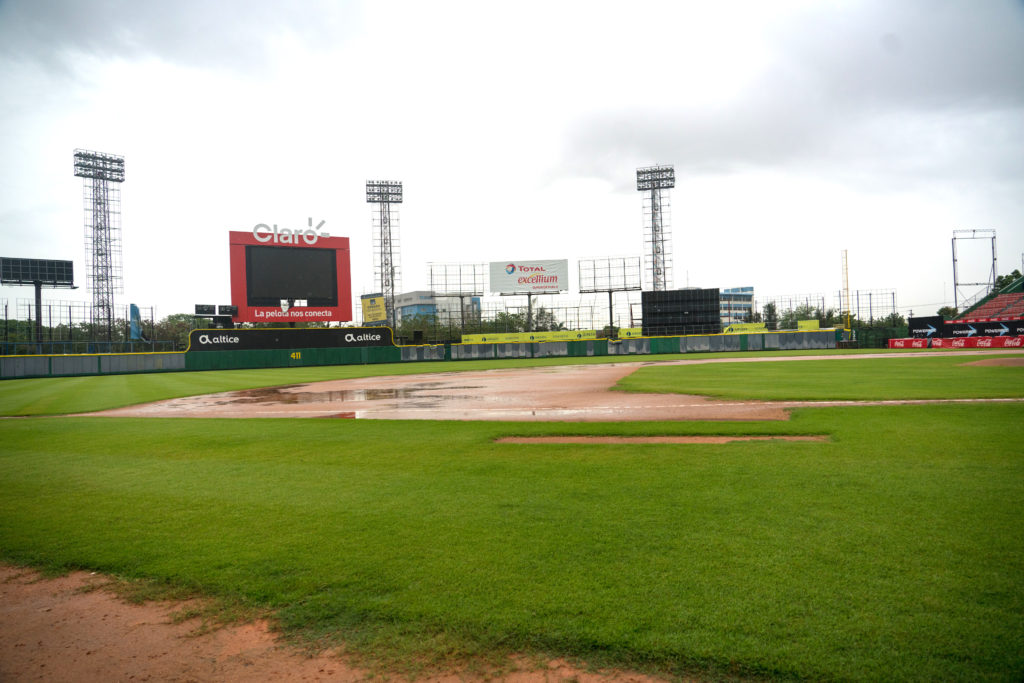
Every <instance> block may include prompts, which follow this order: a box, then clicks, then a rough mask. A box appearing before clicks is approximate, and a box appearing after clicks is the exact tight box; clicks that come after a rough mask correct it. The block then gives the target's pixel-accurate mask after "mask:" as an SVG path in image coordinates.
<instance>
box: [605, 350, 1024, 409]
mask: <svg viewBox="0 0 1024 683" xmlns="http://www.w3.org/2000/svg"><path fill="white" fill-rule="evenodd" d="M993 357H999V358H1007V357H1010V356H977V355H973V356H962V357H956V356H933V357H926V356H915V357H912V358H906V357H899V356H892V357H888V358H842V359H829V360H799V361H795V360H794V361H787V362H780V363H709V364H693V365H661V366H651V367H644V368H640V369H639V370H637V371H636V372H635V373H633V374H631V375H630V376H628V377H626V378H624V379H622V380H621V381H620V382H619V384H618V387H617V388H619V389H622V390H625V391H639V392H654V393H680V394H699V395H702V396H717V397H722V398H732V399H760V400H766V401H801V400H810V401H816V400H891V399H942V398H1018V397H1022V396H1024V367H997V366H981V365H974V364H973V363H976V362H978V361H980V360H985V359H988V358H993ZM1015 357H1017V358H1024V354H1022V355H1016V356H1015Z"/></svg>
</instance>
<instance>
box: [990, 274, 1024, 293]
mask: <svg viewBox="0 0 1024 683" xmlns="http://www.w3.org/2000/svg"><path fill="white" fill-rule="evenodd" d="M1020 278H1021V274H1020V271H1019V270H1014V271H1013V272H1012V273H1010V274H1009V275H1000V276H999V277H997V278H996V289H995V291H997V292H998V291H999V290H1001V289H1002V288H1003V287H1008V286H1010V285H1012V284H1013V283H1014V282H1016V281H1017V280H1019V279H1020Z"/></svg>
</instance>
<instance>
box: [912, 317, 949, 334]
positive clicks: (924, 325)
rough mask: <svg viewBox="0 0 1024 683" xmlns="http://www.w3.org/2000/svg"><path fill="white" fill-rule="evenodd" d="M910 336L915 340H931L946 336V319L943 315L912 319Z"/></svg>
mask: <svg viewBox="0 0 1024 683" xmlns="http://www.w3.org/2000/svg"><path fill="white" fill-rule="evenodd" d="M908 322H909V325H910V336H911V337H913V338H914V339H930V338H932V337H942V336H945V327H944V325H945V324H946V319H945V318H943V317H942V316H941V315H932V316H928V317H926V318H911V319H910V320H909V321H908Z"/></svg>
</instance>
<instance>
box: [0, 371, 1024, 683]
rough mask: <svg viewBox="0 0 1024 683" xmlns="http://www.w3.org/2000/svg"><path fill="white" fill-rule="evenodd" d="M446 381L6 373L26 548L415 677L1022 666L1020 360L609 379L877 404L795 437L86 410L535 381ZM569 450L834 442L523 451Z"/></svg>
mask: <svg viewBox="0 0 1024 683" xmlns="http://www.w3.org/2000/svg"><path fill="white" fill-rule="evenodd" d="M780 355H781V354H776V355H775V356H774V358H778V357H779V356H780ZM676 358H677V359H681V358H682V357H681V356H680V357H676ZM708 358H709V359H710V356H709V357H708ZM649 360H651V359H645V361H649ZM560 362H561V363H562V364H565V363H567V361H566V360H564V359H563V360H561V361H560ZM620 362H621V361H620ZM437 365H438V366H439V367H437V368H429V367H426V366H424V365H413V364H410V365H407V366H377V367H373V366H371V367H353V368H333V367H332V368H328V367H324V368H296V369H280V370H252V371H231V372H205V373H174V374H171V373H168V374H159V375H137V376H132V375H124V376H116V377H82V378H69V379H38V380H10V381H5V382H2V383H0V414H3V415H7V416H22V417H10V418H9V419H2V420H0V560H3V561H4V562H6V563H9V564H13V565H18V566H30V567H36V568H40V569H43V570H45V571H47V572H63V571H68V570H72V569H87V570H90V571H96V572H101V573H104V574H110V575H114V576H118V577H123V578H125V579H129V580H133V581H137V582H139V583H140V584H143V585H145V586H146V587H148V589H149V590H150V591H151V592H152V594H153V595H155V596H171V595H173V596H181V595H201V596H204V597H207V598H209V599H211V600H212V601H214V603H215V604H216V605H217V610H218V611H219V613H220V614H221V615H222V616H224V617H225V618H231V617H232V616H233V615H238V614H243V615H244V614H254V613H258V614H262V615H270V616H271V618H272V619H273V620H274V623H275V624H276V625H277V626H278V627H279V629H280V631H281V633H282V634H283V635H284V636H285V637H286V638H288V639H290V640H291V641H292V642H294V643H298V644H303V643H304V644H311V645H313V646H316V647H329V646H334V645H338V644H344V646H345V649H346V651H347V652H349V653H353V654H354V655H356V656H359V657H362V658H364V659H366V660H367V661H373V662H376V663H377V665H378V666H380V667H383V668H384V669H385V670H388V671H394V672H399V673H402V672H419V671H424V670H431V669H432V668H434V667H438V668H442V669H443V668H445V667H449V666H452V665H453V663H456V664H457V663H460V662H466V661H484V662H488V661H498V660H500V659H501V658H502V657H504V656H507V655H509V654H526V655H532V654H538V655H542V656H556V657H564V658H568V659H571V660H573V661H578V662H582V663H584V664H585V665H592V666H601V667H615V668H623V669H630V670H638V671H643V672H646V673H651V674H654V675H659V676H666V677H673V676H676V677H695V678H698V679H711V680H719V679H755V680H762V679H769V680H798V679H801V680H802V679H814V680H900V681H933V680H964V681H977V680H994V681H1011V680H1021V679H1022V678H1024V400H1021V399H1024V355H1022V354H1016V355H1012V354H1000V355H998V356H997V355H994V354H989V355H968V354H963V355H959V356H932V357H921V356H918V355H913V356H911V355H909V354H893V355H892V356H891V357H885V358H856V357H844V356H839V355H837V356H836V357H835V358H830V359H814V360H800V361H792V362H757V363H702V364H672V363H650V362H645V363H643V364H642V366H641V364H640V363H638V364H637V367H638V370H637V371H636V372H633V373H632V374H629V375H628V376H626V377H625V378H624V379H622V380H621V381H620V382H619V384H618V385H617V386H616V387H615V391H612V392H609V397H610V398H609V400H614V397H615V396H616V395H618V394H620V393H621V392H633V393H636V392H640V393H659V394H664V393H676V394H680V395H700V396H714V397H721V398H723V400H726V399H727V400H732V401H748V400H756V401H761V402H771V401H793V400H801V401H803V400H809V401H823V402H824V401H847V402H854V403H848V404H844V405H830V406H823V407H814V406H808V407H798V408H793V409H789V411H788V415H789V419H787V420H758V421H734V420H731V421H722V420H701V421H693V420H685V419H681V420H672V421H629V422H601V421H598V422H594V421H591V422H558V421H547V422H540V421H537V422H534V421H518V422H503V421H496V420H485V421H443V420H429V419H418V420H371V419H365V420H364V419H351V420H340V419H300V418H269V419H260V418H247V419H216V418H205V419H193V418H187V417H186V418H121V417H67V416H63V414H69V413H83V412H89V411H93V410H101V409H109V408H113V407H117V406H123V405H127V404H132V403H139V402H143V401H156V400H161V399H169V398H174V397H179V396H187V395H190V394H199V393H212V392H219V391H231V390H237V389H251V388H254V387H261V386H276V385H284V384H295V383H306V382H313V381H317V380H334V381H337V380H345V379H347V378H352V379H355V378H359V377H363V378H365V377H367V376H372V375H373V374H375V373H379V374H387V373H392V372H400V373H408V372H426V371H428V370H431V369H438V370H443V371H444V372H452V371H453V370H463V369H466V370H470V369H471V370H477V371H478V370H483V369H489V368H491V367H494V368H501V367H505V368H509V367H511V368H516V367H522V365H523V364H522V362H521V361H507V362H495V363H494V364H487V365H485V364H482V363H481V362H468V363H464V364H457V363H443V364H437ZM544 365H546V366H550V365H551V364H550V363H546V364H544ZM498 371H499V372H500V370H498ZM907 400H909V401H923V403H917V404H914V403H903V402H902V401H907ZM569 435H590V436H617V437H649V436H708V435H715V436H723V435H724V436H735V437H741V436H773V437H784V436H808V435H814V436H819V437H823V440H821V441H807V442H791V441H784V440H782V439H781V438H778V439H769V440H759V441H735V442H730V443H717V444H702V443H696V444H685V445H680V444H666V443H644V442H640V441H637V442H635V443H629V442H627V443H621V442H620V443H615V444H602V443H584V444H581V443H564V444H558V443H556V444H552V443H544V444H515V443H499V442H498V440H499V439H502V438H505V437H512V436H516V437H522V436H569Z"/></svg>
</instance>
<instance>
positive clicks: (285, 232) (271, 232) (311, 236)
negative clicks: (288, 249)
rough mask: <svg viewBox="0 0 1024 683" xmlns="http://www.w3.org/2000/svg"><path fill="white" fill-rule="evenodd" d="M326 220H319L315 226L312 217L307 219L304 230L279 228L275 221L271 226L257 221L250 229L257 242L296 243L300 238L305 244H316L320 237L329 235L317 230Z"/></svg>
mask: <svg viewBox="0 0 1024 683" xmlns="http://www.w3.org/2000/svg"><path fill="white" fill-rule="evenodd" d="M326 222H327V221H320V222H319V223H318V224H317V226H316V227H315V228H314V227H313V219H312V218H310V219H309V227H308V228H307V229H306V230H289V229H288V228H281V229H280V230H279V229H278V227H277V224H276V223H275V224H274V226H273V227H271V226H269V225H267V224H266V223H257V224H256V226H255V227H254V228H253V229H252V236H253V237H255V238H256V241H257V242H271V243H273V244H298V243H299V240H300V239H301V240H302V241H303V242H305V243H306V244H310V245H313V244H316V241H317V240H318V239H320V238H321V237H330V235H329V234H328V233H326V232H317V230H319V229H320V228H322V227H323V226H324V223H326Z"/></svg>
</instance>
